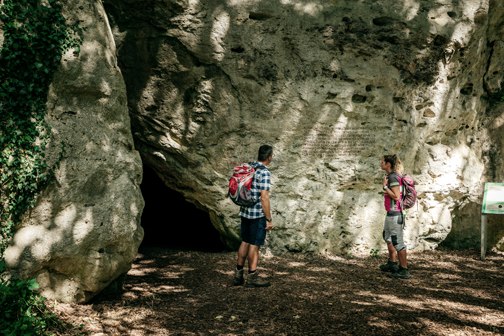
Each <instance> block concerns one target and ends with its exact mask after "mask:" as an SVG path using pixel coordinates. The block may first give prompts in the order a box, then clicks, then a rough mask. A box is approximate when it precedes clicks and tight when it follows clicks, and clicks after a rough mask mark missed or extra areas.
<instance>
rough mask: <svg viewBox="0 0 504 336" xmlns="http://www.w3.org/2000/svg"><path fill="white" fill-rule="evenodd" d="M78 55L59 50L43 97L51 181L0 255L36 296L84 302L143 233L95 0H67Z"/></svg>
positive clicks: (121, 98)
mask: <svg viewBox="0 0 504 336" xmlns="http://www.w3.org/2000/svg"><path fill="white" fill-rule="evenodd" d="M64 9H65V13H64V14H65V16H66V17H67V18H69V20H72V21H75V20H79V21H80V24H81V27H82V28H85V30H84V41H83V44H82V46H81V50H80V53H79V55H74V54H73V52H69V53H68V54H66V55H65V56H64V58H63V61H62V66H61V69H60V70H59V72H58V73H57V74H56V76H55V78H54V82H53V84H52V87H51V89H50V94H49V97H48V115H47V122H48V123H49V125H50V126H51V132H52V133H51V143H50V145H49V148H48V158H49V159H50V160H52V161H53V163H54V162H55V161H58V160H59V164H58V166H57V167H58V168H57V170H56V173H55V175H56V179H55V181H54V182H53V183H52V184H51V185H50V186H49V187H48V188H47V189H46V190H45V191H44V192H43V194H42V195H41V196H40V197H39V200H38V203H37V205H36V206H35V208H34V209H32V210H31V211H30V212H29V213H28V214H26V215H25V216H24V219H23V222H22V223H21V225H20V229H19V230H18V231H17V232H16V234H15V236H14V238H13V243H12V245H11V246H10V247H9V248H8V249H7V250H6V252H5V260H6V261H7V263H8V265H9V266H10V267H11V268H12V270H13V272H16V273H18V274H19V275H21V276H24V277H36V279H37V280H38V282H39V284H40V285H41V288H42V290H43V292H42V293H43V294H44V296H46V297H49V298H52V299H57V300H59V301H66V302H85V301H88V300H89V299H90V298H92V297H93V296H94V295H96V294H97V293H99V292H100V291H101V290H103V289H104V288H106V287H107V286H108V285H109V284H110V283H112V282H113V281H114V280H115V279H117V278H120V276H121V275H122V274H124V273H126V272H127V271H128V270H129V268H130V266H131V263H132V261H133V259H134V258H135V257H136V254H137V251H138V246H139V245H140V242H141V241H142V238H143V229H142V227H141V226H140V216H141V213H142V210H143V206H144V201H143V198H142V195H141V193H140V188H139V184H140V182H141V178H142V166H141V160H140V156H139V153H138V152H137V151H136V150H134V146H133V138H132V134H131V131H130V119H129V115H128V109H127V99H126V88H125V85H124V80H123V77H122V74H121V72H120V70H119V68H118V66H117V59H116V53H115V44H114V40H113V37H112V34H111V31H110V28H109V25H108V20H107V16H106V14H105V12H104V9H103V6H102V5H101V2H100V1H95V2H93V1H91V2H90V1H67V2H66V4H65V6H64Z"/></svg>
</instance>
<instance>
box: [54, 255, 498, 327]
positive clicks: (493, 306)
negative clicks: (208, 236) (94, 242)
mask: <svg viewBox="0 0 504 336" xmlns="http://www.w3.org/2000/svg"><path fill="white" fill-rule="evenodd" d="M384 258H385V256H384V255H380V256H379V257H377V256H374V257H373V256H369V257H367V258H356V257H354V258H339V257H338V258H331V259H324V258H321V257H314V256H307V255H301V254H288V255H284V256H267V255H264V256H262V259H261V261H260V265H259V266H260V267H259V271H260V272H261V273H260V274H261V276H264V277H266V278H268V279H269V280H270V281H271V283H272V286H271V287H268V288H244V287H242V286H239V287H233V286H231V279H232V274H233V271H232V270H233V267H234V263H235V253H234V252H222V253H210V252H195V251H174V250H167V249H162V248H154V247H151V248H144V249H142V250H141V251H140V253H139V255H138V258H137V259H136V261H135V262H134V264H133V266H132V269H131V270H130V272H129V273H128V275H127V277H126V279H125V284H124V291H123V293H122V294H121V295H120V296H119V297H117V296H116V297H108V298H106V297H102V298H97V299H96V300H94V302H92V303H89V304H85V305H77V304H56V303H54V302H53V303H52V304H53V305H54V306H53V309H54V311H55V312H56V313H57V314H58V316H60V317H61V318H62V319H63V320H64V321H66V322H69V323H71V324H73V325H74V326H78V325H82V327H81V329H78V328H76V329H68V330H66V331H65V332H64V333H61V335H184V336H186V335H187V336H189V335H191V336H192V335H228V336H231V335H279V336H280V335H368V336H372V335H388V336H393V335H401V336H411V335H428V336H430V335H432V336H434V335H443V336H445V335H487V336H490V335H503V334H504V302H503V299H504V256H503V255H499V254H495V253H489V254H487V258H486V260H485V261H481V260H480V258H479V252H478V251H474V250H471V251H457V252H454V251H446V250H438V251H430V252H424V253H415V254H413V253H410V255H409V260H410V270H411V273H412V278H411V279H408V280H398V279H393V278H391V277H389V276H387V275H386V274H384V273H381V272H380V271H379V269H378V266H379V264H380V263H382V262H383V260H384Z"/></svg>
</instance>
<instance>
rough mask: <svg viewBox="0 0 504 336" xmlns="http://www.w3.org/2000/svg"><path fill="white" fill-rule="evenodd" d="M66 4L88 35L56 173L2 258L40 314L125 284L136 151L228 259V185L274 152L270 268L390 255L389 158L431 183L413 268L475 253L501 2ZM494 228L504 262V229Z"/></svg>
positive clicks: (497, 86) (492, 141)
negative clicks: (452, 250) (299, 256)
mask: <svg viewBox="0 0 504 336" xmlns="http://www.w3.org/2000/svg"><path fill="white" fill-rule="evenodd" d="M64 4H65V7H64V8H65V13H66V14H67V17H69V19H70V20H75V19H78V20H80V22H81V26H82V27H84V28H86V30H85V31H84V33H85V35H84V36H85V40H84V43H83V45H82V49H81V52H80V54H79V55H78V56H76V55H74V54H73V53H72V52H70V53H68V54H67V55H65V57H64V60H63V61H62V66H61V69H60V71H59V73H58V74H57V75H56V77H55V79H54V83H53V86H52V88H51V92H50V96H49V100H48V108H49V115H48V122H49V123H50V125H51V126H52V142H51V145H50V148H49V156H48V157H49V158H50V159H52V160H56V159H57V158H58V157H59V155H60V154H61V157H62V159H61V162H60V165H59V166H58V169H57V171H56V180H55V181H54V183H53V184H51V185H50V186H49V187H48V188H47V190H45V191H44V193H43V194H42V195H41V196H40V199H39V201H38V203H37V206H36V207H35V208H34V209H33V210H32V211H30V212H29V213H27V214H26V216H25V218H24V220H23V223H22V224H21V226H20V229H19V230H18V232H17V233H16V236H15V237H14V240H13V245H12V246H11V247H10V248H9V249H8V250H7V252H6V254H5V257H6V260H7V262H8V263H9V265H10V266H11V267H13V269H14V270H15V271H17V272H19V273H20V274H22V275H24V276H36V278H37V280H39V282H40V283H41V285H42V288H43V290H44V295H46V296H48V297H51V298H56V299H59V300H63V301H80V302H82V301H88V300H89V299H90V298H91V297H93V296H94V295H96V294H97V293H98V292H100V291H101V290H103V289H104V288H105V287H107V286H108V285H109V284H110V283H111V282H113V281H114V280H116V279H118V278H120V275H121V274H124V273H125V272H127V270H128V269H129V267H130V263H131V261H132V260H133V258H134V257H135V255H136V252H137V249H138V246H139V244H140V242H141V240H142V237H143V230H142V228H141V226H140V224H139V221H140V216H141V213H142V209H143V205H144V203H143V198H142V195H141V194H140V189H139V187H138V185H139V183H140V180H141V162H140V156H139V155H138V152H137V151H136V150H138V151H139V152H140V154H141V157H142V160H143V162H144V164H146V165H147V166H149V167H150V168H152V169H153V170H154V171H155V172H157V174H158V175H159V177H160V178H161V179H162V180H163V181H164V183H165V184H166V186H168V187H169V188H171V189H174V190H176V191H178V192H180V193H181V194H182V195H183V197H185V198H186V199H187V201H188V202H191V203H193V204H195V205H196V206H197V207H198V208H200V209H202V210H204V211H207V212H208V214H209V217H210V219H211V221H212V223H213V225H214V226H215V228H216V229H217V230H218V231H219V233H220V234H221V236H222V238H223V239H224V240H225V241H226V243H227V244H228V245H229V246H230V247H234V246H236V244H237V242H238V231H237V229H238V222H239V218H238V208H237V206H235V205H234V204H232V203H231V201H230V200H229V199H227V198H226V187H227V182H228V178H229V176H230V173H231V170H232V167H233V166H234V165H235V164H237V163H240V162H242V161H249V160H253V159H255V158H256V155H257V149H258V147H259V146H260V145H261V144H263V143H268V144H271V145H273V146H274V148H275V157H274V161H273V163H272V165H271V167H270V168H271V171H272V174H273V189H272V206H273V218H274V225H275V229H274V230H273V231H272V232H271V234H269V236H268V241H267V248H268V249H269V250H270V252H272V253H280V252H284V251H296V252H314V253H317V254H322V255H332V254H364V255H369V254H370V253H375V252H376V251H377V250H379V251H382V252H384V248H385V246H384V244H383V242H382V238H381V231H382V222H383V219H384V215H385V213H384V210H383V205H382V202H383V200H382V194H381V181H382V178H383V172H382V171H380V168H379V161H380V158H381V157H382V156H383V155H384V154H386V153H389V154H390V153H398V154H399V155H400V157H401V158H402V159H403V162H404V168H405V171H406V172H407V173H409V174H411V175H413V176H414V178H415V179H416V181H417V188H418V191H419V203H418V207H415V208H413V209H411V210H409V211H408V216H407V221H406V237H407V243H408V246H409V248H410V249H412V250H416V251H421V250H424V249H432V248H436V247H437V246H438V245H439V244H440V243H441V242H450V243H451V244H453V245H456V244H459V245H464V246H476V245H477V244H478V241H479V225H480V209H481V202H482V191H483V186H484V183H485V182H488V181H490V182H499V181H502V179H503V177H504V176H503V175H504V172H503V168H502V167H503V159H502V146H503V141H504V140H503V139H504V137H503V136H502V133H503V131H502V130H503V125H504V121H503V120H504V107H503V104H502V102H500V101H499V99H500V97H501V96H502V75H503V73H502V69H503V66H502V62H503V57H502V55H503V53H504V51H503V50H504V48H503V41H502V36H503V30H504V29H503V25H502V17H503V12H504V8H503V7H504V6H503V4H502V3H501V2H500V1H457V2H455V1H420V0H413V1H397V0H381V1H380V0H368V1H366V0H364V1H355V0H346V1H299V0H281V1H266V0H258V1H245V0H229V1H223V0H221V1H216V0H209V1H199V0H190V1H181V0H171V1H170V0H165V1H152V0H150V1H149V0H147V1H129V0H105V1H103V6H104V8H103V7H102V1H96V2H93V1H91V2H84V1H76V2H70V1H64ZM114 42H115V43H114ZM116 46H117V49H116ZM123 76H124V77H123ZM124 83H125V84H126V85H124ZM128 110H129V116H128ZM130 118H131V120H130ZM130 121H131V130H130ZM132 134H133V138H134V141H135V145H133V138H132ZM160 216H182V218H183V216H184V214H183V213H177V210H176V209H175V210H173V209H172V210H170V212H169V213H168V212H167V213H163V214H160ZM489 221H490V228H489V233H490V234H489V239H490V240H491V241H490V244H491V246H497V247H498V248H500V249H503V248H502V246H503V245H504V242H503V241H502V240H500V239H501V237H503V235H504V233H503V232H502V229H499V228H502V221H503V220H502V219H501V217H500V216H493V217H492V218H490V219H489ZM190 225H196V227H197V224H194V223H191V224H190Z"/></svg>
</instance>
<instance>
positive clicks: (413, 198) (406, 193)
mask: <svg viewBox="0 0 504 336" xmlns="http://www.w3.org/2000/svg"><path fill="white" fill-rule="evenodd" d="M401 185H402V199H401V208H402V209H403V210H405V209H409V208H412V207H413V205H415V203H416V202H417V191H416V189H415V180H413V177H411V176H410V175H408V174H404V175H402V176H401Z"/></svg>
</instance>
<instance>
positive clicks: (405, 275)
mask: <svg viewBox="0 0 504 336" xmlns="http://www.w3.org/2000/svg"><path fill="white" fill-rule="evenodd" d="M392 277H394V278H397V279H409V278H411V274H410V272H409V271H408V269H407V268H403V267H401V266H399V270H398V271H397V272H395V273H392Z"/></svg>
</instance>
